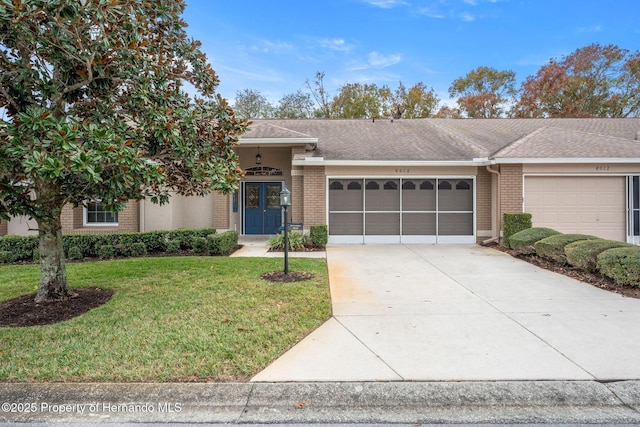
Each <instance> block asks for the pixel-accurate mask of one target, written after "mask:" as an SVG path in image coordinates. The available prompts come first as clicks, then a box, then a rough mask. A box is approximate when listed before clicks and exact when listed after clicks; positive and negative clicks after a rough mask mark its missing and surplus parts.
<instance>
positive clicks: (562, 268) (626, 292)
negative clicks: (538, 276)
mask: <svg viewBox="0 0 640 427" xmlns="http://www.w3.org/2000/svg"><path fill="white" fill-rule="evenodd" d="M491 247H492V248H493V249H497V250H499V251H502V252H506V253H508V254H509V255H511V256H513V257H515V258H519V259H521V260H523V261H527V262H528V263H530V264H533V265H536V266H538V267H540V268H544V269H545V270H550V271H553V272H555V273H560V274H564V275H565V276H568V277H571V278H573V279H576V280H580V281H581V282H585V283H588V284H590V285H593V286H596V287H598V288H600V289H604V290H607V291H609V292H613V293H616V294H620V295H623V296H625V297H629V298H640V288H638V287H635V286H629V285H619V284H617V283H615V282H614V281H613V280H612V279H610V278H608V277H606V276H603V275H602V274H600V273H589V272H587V271H584V270H581V269H578V268H575V267H572V266H570V265H566V264H565V265H561V264H559V263H557V262H555V261H551V260H548V259H546V258H542V257H539V256H538V255H536V254H531V255H521V254H518V253H516V252H515V251H512V250H511V249H507V248H505V247H504V246H501V245H493V246H491Z"/></svg>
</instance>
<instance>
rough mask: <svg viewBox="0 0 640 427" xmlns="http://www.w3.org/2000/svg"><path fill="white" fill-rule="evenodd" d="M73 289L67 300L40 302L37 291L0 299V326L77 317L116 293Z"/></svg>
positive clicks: (21, 325) (96, 289) (42, 322)
mask: <svg viewBox="0 0 640 427" xmlns="http://www.w3.org/2000/svg"><path fill="white" fill-rule="evenodd" d="M72 292H73V295H72V296H71V298H69V299H68V300H65V301H52V302H41V303H38V304H36V302H35V297H36V294H30V295H23V296H20V297H18V298H14V299H11V300H8V301H3V302H0V327H25V326H42V325H51V324H54V323H58V322H62V321H64V320H69V319H73V318H74V317H77V316H80V315H81V314H84V313H86V312H87V311H89V310H91V309H93V308H96V307H99V306H101V305H103V304H105V303H106V302H107V301H109V300H110V299H111V297H112V296H113V290H111V289H101V288H78V289H73V290H72Z"/></svg>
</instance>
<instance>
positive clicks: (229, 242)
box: [207, 231, 238, 255]
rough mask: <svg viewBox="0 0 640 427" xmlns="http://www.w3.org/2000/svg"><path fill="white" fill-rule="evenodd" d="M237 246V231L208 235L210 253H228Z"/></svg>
mask: <svg viewBox="0 0 640 427" xmlns="http://www.w3.org/2000/svg"><path fill="white" fill-rule="evenodd" d="M236 246H238V233H237V232H235V231H225V232H224V233H220V234H209V235H208V236H207V249H208V250H209V255H228V254H229V253H230V252H231V251H232V250H233V249H234V248H235V247H236Z"/></svg>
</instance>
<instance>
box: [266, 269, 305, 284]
mask: <svg viewBox="0 0 640 427" xmlns="http://www.w3.org/2000/svg"><path fill="white" fill-rule="evenodd" d="M312 277H313V274H311V273H307V272H306V271H290V272H289V273H287V274H284V271H271V272H269V273H264V274H263V275H262V276H260V278H261V279H262V280H266V281H268V282H276V283H292V282H300V281H302V280H309V279H311V278H312Z"/></svg>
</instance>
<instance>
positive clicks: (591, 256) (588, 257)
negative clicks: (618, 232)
mask: <svg viewBox="0 0 640 427" xmlns="http://www.w3.org/2000/svg"><path fill="white" fill-rule="evenodd" d="M629 246H633V245H631V244H629V243H624V242H619V241H617V240H604V239H600V240H580V241H577V242H573V243H569V244H568V245H567V246H565V247H564V253H565V256H566V258H567V262H568V263H569V264H570V265H572V266H574V267H577V268H580V269H582V270H585V271H588V272H590V273H594V272H595V271H596V270H597V268H596V262H597V261H598V255H600V253H602V252H604V251H606V250H608V249H613V248H622V247H629Z"/></svg>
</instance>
